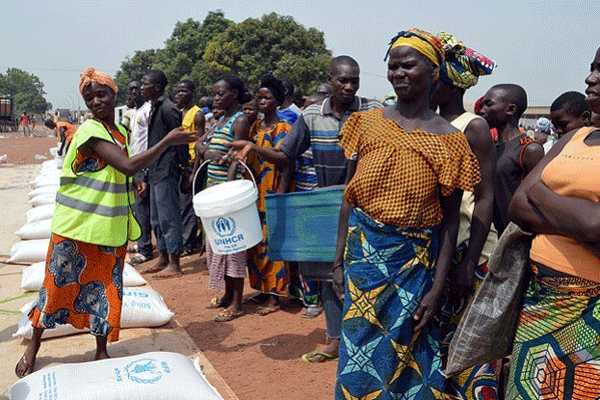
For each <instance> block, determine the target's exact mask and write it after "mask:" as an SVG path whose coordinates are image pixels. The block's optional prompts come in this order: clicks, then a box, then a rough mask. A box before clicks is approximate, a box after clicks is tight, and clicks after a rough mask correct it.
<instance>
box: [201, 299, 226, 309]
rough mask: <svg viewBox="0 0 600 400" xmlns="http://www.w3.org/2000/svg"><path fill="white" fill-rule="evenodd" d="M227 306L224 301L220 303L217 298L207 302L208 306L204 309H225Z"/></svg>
mask: <svg viewBox="0 0 600 400" xmlns="http://www.w3.org/2000/svg"><path fill="white" fill-rule="evenodd" d="M228 305H229V304H226V303H225V302H224V301H222V300H221V299H219V298H218V297H213V298H212V299H210V301H209V302H208V304H207V305H206V307H204V308H206V309H208V310H211V309H213V308H223V307H227V306H228Z"/></svg>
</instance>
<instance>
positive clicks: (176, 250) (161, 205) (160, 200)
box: [150, 175, 183, 255]
mask: <svg viewBox="0 0 600 400" xmlns="http://www.w3.org/2000/svg"><path fill="white" fill-rule="evenodd" d="M150 204H151V209H150V214H151V216H152V229H153V230H154V236H155V237H156V248H157V249H158V250H159V251H162V252H167V253H168V254H175V255H179V254H181V252H182V250H183V239H182V233H181V232H182V228H181V212H180V211H179V176H172V175H168V176H167V177H166V178H165V179H163V180H161V181H159V182H156V183H150Z"/></svg>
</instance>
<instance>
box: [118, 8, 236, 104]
mask: <svg viewBox="0 0 600 400" xmlns="http://www.w3.org/2000/svg"><path fill="white" fill-rule="evenodd" d="M232 23H233V22H232V21H230V20H228V19H226V18H225V15H224V14H223V12H222V11H210V12H209V13H208V15H207V16H206V18H205V19H204V21H203V22H202V23H200V22H198V21H195V20H194V19H192V18H190V19H188V20H187V21H185V22H178V23H177V24H175V28H174V29H173V33H172V34H171V37H170V38H169V39H167V41H166V42H165V43H166V46H165V48H164V49H160V50H139V51H136V53H135V54H134V56H133V57H131V58H129V57H128V58H126V59H125V61H123V63H121V68H120V70H119V71H118V72H117V75H116V78H115V83H116V85H117V87H118V88H119V96H118V100H119V101H120V103H123V102H124V101H125V93H126V89H127V84H128V83H129V82H131V81H132V80H134V79H138V80H139V79H141V77H142V76H143V75H144V73H145V72H147V71H149V70H151V69H160V70H162V71H164V73H165V74H166V75H167V79H168V80H169V82H170V83H171V85H170V87H168V88H167V92H168V91H169V89H170V88H171V87H172V86H173V84H174V83H176V82H179V81H180V80H182V79H191V80H192V81H194V82H196V83H198V82H200V78H201V76H202V75H203V70H204V69H205V62H204V60H203V59H202V56H203V55H204V50H205V47H206V43H208V42H210V40H212V39H213V37H215V36H216V35H218V34H220V33H221V32H224V31H225V30H226V29H227V28H228V27H229V25H230V24H232Z"/></svg>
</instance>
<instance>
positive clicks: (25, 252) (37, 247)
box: [6, 239, 50, 264]
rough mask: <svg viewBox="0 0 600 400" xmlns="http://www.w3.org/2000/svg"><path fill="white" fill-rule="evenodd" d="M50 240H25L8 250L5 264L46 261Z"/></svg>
mask: <svg viewBox="0 0 600 400" xmlns="http://www.w3.org/2000/svg"><path fill="white" fill-rule="evenodd" d="M49 245H50V239H35V240H25V241H22V242H18V243H15V244H14V245H13V246H12V247H11V248H10V258H9V259H8V260H7V261H6V262H7V263H31V264H33V263H36V262H38V261H43V260H45V259H46V254H47V253H48V246H49Z"/></svg>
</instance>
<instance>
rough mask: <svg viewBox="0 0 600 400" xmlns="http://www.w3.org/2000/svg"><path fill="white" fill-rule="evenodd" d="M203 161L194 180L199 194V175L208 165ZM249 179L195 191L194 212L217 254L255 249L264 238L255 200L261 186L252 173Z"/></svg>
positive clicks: (207, 161)
mask: <svg viewBox="0 0 600 400" xmlns="http://www.w3.org/2000/svg"><path fill="white" fill-rule="evenodd" d="M210 161H212V160H206V161H204V162H203V163H202V164H201V165H200V167H199V168H198V170H197V171H196V175H195V176H194V179H193V185H192V187H193V189H192V190H193V192H192V193H196V190H195V188H196V176H197V175H198V171H200V169H201V168H202V167H204V165H205V164H208V163H209V162H210ZM238 161H239V160H238ZM239 162H240V163H241V164H242V165H243V166H244V167H245V168H246V170H248V172H249V173H250V176H251V177H252V181H249V180H247V179H243V180H239V181H229V182H224V183H221V184H219V185H216V186H212V187H210V188H207V189H204V190H202V191H201V192H200V193H198V194H194V197H193V200H192V202H193V205H194V212H195V213H196V215H197V216H198V217H200V219H201V220H202V225H203V226H204V230H205V232H206V237H207V239H208V240H209V243H210V246H211V248H212V250H213V251H214V252H215V253H217V254H233V253H239V252H240V251H245V250H247V249H250V248H252V247H253V246H255V245H256V244H258V243H259V242H260V241H261V240H262V239H263V233H262V226H261V223H260V218H259V216H258V208H257V207H256V200H257V199H258V189H257V186H256V181H255V180H254V176H253V175H252V172H251V171H250V169H249V168H248V166H247V165H246V164H244V163H243V162H241V161H239Z"/></svg>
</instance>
